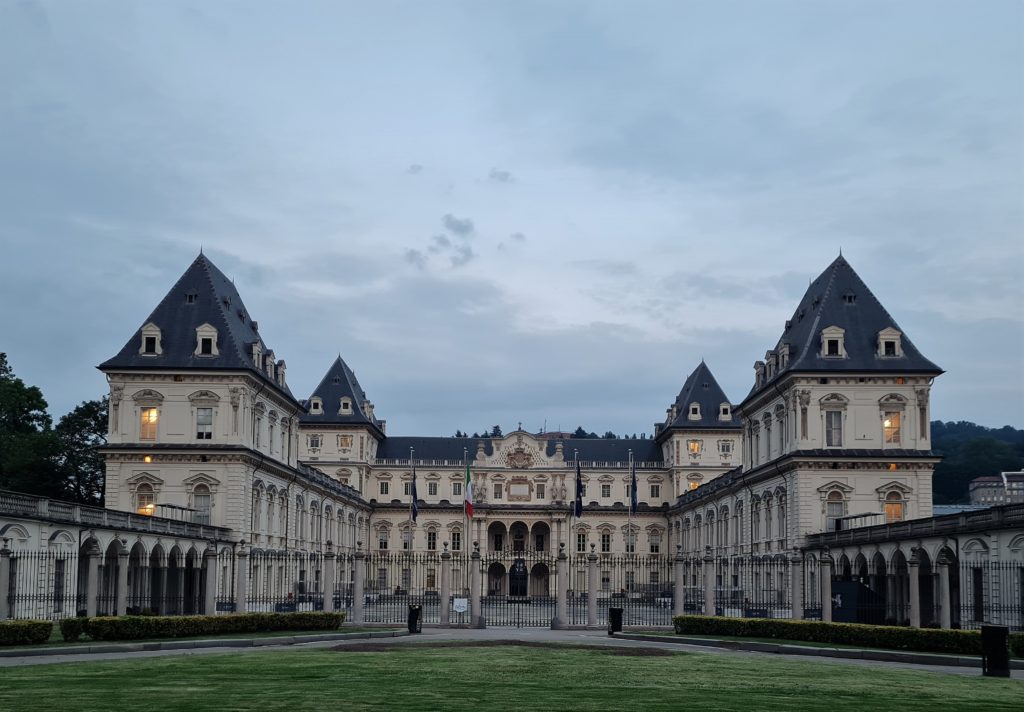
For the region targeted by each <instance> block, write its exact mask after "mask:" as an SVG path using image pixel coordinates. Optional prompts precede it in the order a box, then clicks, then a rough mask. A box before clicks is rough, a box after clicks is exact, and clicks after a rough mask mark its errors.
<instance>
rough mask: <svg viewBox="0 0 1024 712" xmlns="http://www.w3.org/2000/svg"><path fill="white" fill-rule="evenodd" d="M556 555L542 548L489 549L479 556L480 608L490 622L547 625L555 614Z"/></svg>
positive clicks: (496, 624) (517, 625) (525, 625)
mask: <svg viewBox="0 0 1024 712" xmlns="http://www.w3.org/2000/svg"><path fill="white" fill-rule="evenodd" d="M556 566H557V561H556V558H555V555H554V554H553V553H552V552H549V551H543V550H526V549H524V550H522V551H506V552H489V553H488V554H486V555H484V556H483V557H482V558H481V559H480V567H481V576H480V586H481V590H480V607H481V614H482V615H483V617H484V620H486V621H487V625H494V626H504V625H508V626H516V627H521V628H526V627H544V626H550V625H551V622H552V620H553V619H554V617H555V609H556V600H557V591H556V589H555V586H556Z"/></svg>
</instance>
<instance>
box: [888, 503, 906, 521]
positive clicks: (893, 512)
mask: <svg viewBox="0 0 1024 712" xmlns="http://www.w3.org/2000/svg"><path fill="white" fill-rule="evenodd" d="M902 521H903V502H886V503H885V523H886V524H892V523H893V522H902Z"/></svg>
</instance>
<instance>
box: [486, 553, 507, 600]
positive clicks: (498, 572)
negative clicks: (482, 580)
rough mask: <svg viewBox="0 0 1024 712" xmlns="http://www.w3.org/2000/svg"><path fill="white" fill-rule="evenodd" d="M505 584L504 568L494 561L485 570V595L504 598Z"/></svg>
mask: <svg viewBox="0 0 1024 712" xmlns="http://www.w3.org/2000/svg"><path fill="white" fill-rule="evenodd" d="M506 583H507V581H506V580H505V567H504V565H502V564H500V563H498V562H497V561H495V562H494V563H493V564H491V565H490V566H489V567H488V569H487V595H488V596H504V595H505V586H506Z"/></svg>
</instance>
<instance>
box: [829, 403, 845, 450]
mask: <svg viewBox="0 0 1024 712" xmlns="http://www.w3.org/2000/svg"><path fill="white" fill-rule="evenodd" d="M825 445H826V446H827V447H842V446H843V412H842V411H841V410H828V411H825Z"/></svg>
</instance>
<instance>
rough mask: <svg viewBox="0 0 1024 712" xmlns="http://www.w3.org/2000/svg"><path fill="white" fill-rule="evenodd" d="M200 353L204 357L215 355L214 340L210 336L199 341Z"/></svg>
mask: <svg viewBox="0 0 1024 712" xmlns="http://www.w3.org/2000/svg"><path fill="white" fill-rule="evenodd" d="M199 353H200V355H202V356H212V355H213V339H211V338H210V337H209V336H204V337H203V338H202V339H200V340H199Z"/></svg>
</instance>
